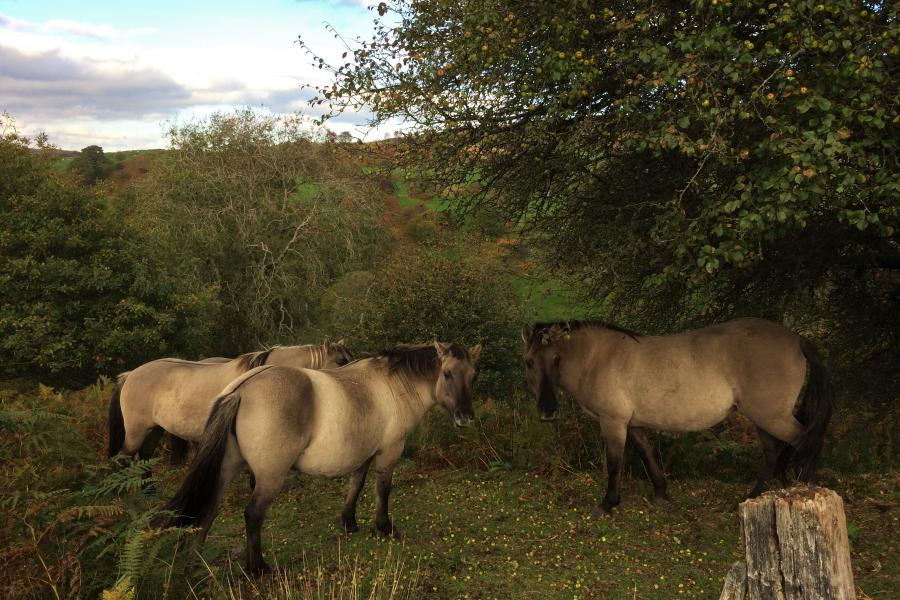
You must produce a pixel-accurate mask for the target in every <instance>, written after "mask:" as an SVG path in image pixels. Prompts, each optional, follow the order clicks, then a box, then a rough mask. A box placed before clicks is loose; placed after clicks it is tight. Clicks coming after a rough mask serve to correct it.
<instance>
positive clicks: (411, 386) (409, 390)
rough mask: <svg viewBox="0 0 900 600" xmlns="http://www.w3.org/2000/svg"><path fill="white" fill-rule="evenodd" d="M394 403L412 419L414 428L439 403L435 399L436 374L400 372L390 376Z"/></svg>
mask: <svg viewBox="0 0 900 600" xmlns="http://www.w3.org/2000/svg"><path fill="white" fill-rule="evenodd" d="M389 377H390V378H391V382H390V386H391V390H392V391H393V396H394V401H395V402H396V403H397V405H398V408H399V409H401V411H402V412H403V413H406V414H407V415H408V416H409V418H410V419H412V421H413V422H412V426H415V424H416V423H418V422H419V421H421V420H422V417H423V416H425V413H426V412H428V409H430V408H431V407H432V406H434V405H435V404H436V403H437V401H436V400H435V397H434V378H435V377H436V374H434V373H431V374H426V375H417V374H412V373H408V372H405V371H399V372H397V373H392V374H390V375H389Z"/></svg>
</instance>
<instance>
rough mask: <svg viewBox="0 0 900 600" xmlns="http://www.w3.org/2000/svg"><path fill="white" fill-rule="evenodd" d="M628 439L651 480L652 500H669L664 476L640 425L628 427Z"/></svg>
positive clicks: (651, 445) (645, 433)
mask: <svg viewBox="0 0 900 600" xmlns="http://www.w3.org/2000/svg"><path fill="white" fill-rule="evenodd" d="M628 439H629V440H631V443H632V444H634V447H635V449H637V451H638V454H639V455H640V456H641V460H642V461H643V463H644V467H645V468H646V469H647V473H648V474H649V475H650V481H652V482H653V501H654V502H656V501H657V500H671V498H669V494H668V493H667V492H666V477H665V475H663V472H662V470H661V469H660V468H659V465H658V464H656V459H655V458H654V457H653V444H651V443H650V440H648V439H647V432H646V431H644V429H643V428H641V427H629V428H628Z"/></svg>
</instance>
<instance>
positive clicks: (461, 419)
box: [453, 411, 472, 427]
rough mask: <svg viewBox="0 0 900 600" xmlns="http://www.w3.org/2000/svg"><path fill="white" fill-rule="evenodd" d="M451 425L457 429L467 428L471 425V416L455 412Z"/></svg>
mask: <svg viewBox="0 0 900 600" xmlns="http://www.w3.org/2000/svg"><path fill="white" fill-rule="evenodd" d="M453 424H454V425H456V426H457V427H468V426H469V425H471V424H472V416H471V415H464V414H462V413H461V412H459V411H456V412H454V413H453Z"/></svg>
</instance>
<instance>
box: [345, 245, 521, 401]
mask: <svg viewBox="0 0 900 600" xmlns="http://www.w3.org/2000/svg"><path fill="white" fill-rule="evenodd" d="M457 252H458V249H456V250H454V249H448V248H446V247H444V248H441V249H438V250H431V251H428V250H426V251H418V252H416V251H413V250H412V249H410V248H407V247H404V248H402V249H401V251H400V252H399V253H398V254H397V255H395V256H394V257H393V259H392V260H390V261H388V262H387V263H385V264H384V265H383V266H382V267H381V268H380V269H378V270H377V271H376V272H374V274H373V276H372V277H371V279H369V284H368V285H367V286H360V287H359V288H357V289H356V290H355V293H354V294H353V295H343V296H337V295H335V296H331V297H330V298H331V299H332V302H333V305H332V306H331V307H330V313H331V315H332V319H333V321H332V329H333V330H334V331H341V332H347V333H348V334H349V335H350V337H351V338H352V339H353V343H354V346H355V347H359V348H370V349H376V348H382V347H388V346H393V345H395V344H397V343H427V342H431V341H432V340H442V341H452V342H456V343H459V344H466V345H470V346H471V345H474V344H476V343H481V344H482V345H483V347H484V350H483V352H482V354H481V359H480V361H479V365H478V372H479V375H478V383H477V385H476V388H477V391H478V393H480V394H486V395H493V396H494V397H496V398H498V399H504V398H507V397H508V396H509V392H510V387H511V385H512V382H513V381H514V380H515V373H517V372H518V355H519V333H518V331H519V325H520V323H519V313H520V311H519V306H518V298H517V296H516V293H515V290H514V289H513V287H512V285H511V283H510V282H509V281H508V279H507V277H506V276H505V274H504V273H503V272H502V271H501V270H500V266H499V265H498V264H497V263H496V262H493V261H491V260H490V259H485V257H483V256H477V257H476V256H469V255H459V254H458V253H457Z"/></svg>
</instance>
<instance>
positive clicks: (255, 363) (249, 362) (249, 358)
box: [238, 346, 278, 371]
mask: <svg viewBox="0 0 900 600" xmlns="http://www.w3.org/2000/svg"><path fill="white" fill-rule="evenodd" d="M275 348H278V346H273V347H272V348H269V349H268V350H262V351H260V352H248V353H247V354H241V355H240V356H239V357H238V360H239V361H240V362H238V366H240V367H243V369H244V370H245V371H249V370H250V369H255V368H256V367H261V366H263V365H264V364H266V361H267V360H269V354H271V353H272V350H274V349H275Z"/></svg>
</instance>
